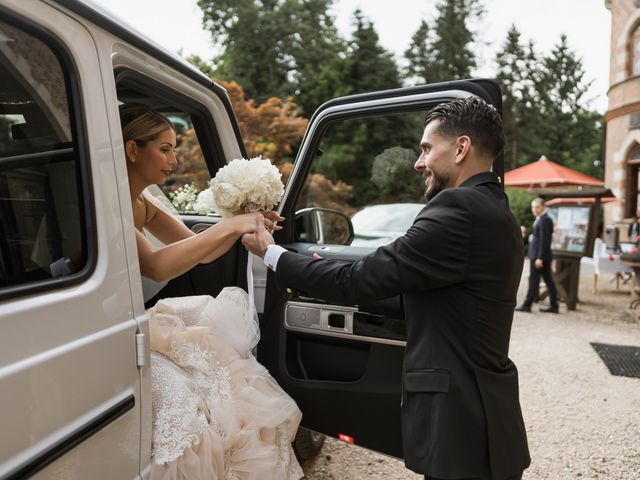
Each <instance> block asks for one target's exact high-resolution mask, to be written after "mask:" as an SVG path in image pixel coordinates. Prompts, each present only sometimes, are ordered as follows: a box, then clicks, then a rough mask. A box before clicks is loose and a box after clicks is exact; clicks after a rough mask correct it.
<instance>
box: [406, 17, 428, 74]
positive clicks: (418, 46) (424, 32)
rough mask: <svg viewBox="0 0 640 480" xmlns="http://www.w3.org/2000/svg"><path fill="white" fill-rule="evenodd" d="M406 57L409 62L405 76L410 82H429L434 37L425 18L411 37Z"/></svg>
mask: <svg viewBox="0 0 640 480" xmlns="http://www.w3.org/2000/svg"><path fill="white" fill-rule="evenodd" d="M404 58H405V59H406V60H407V62H408V65H407V67H406V68H405V70H404V76H405V78H406V79H407V80H408V81H409V83H414V84H415V83H429V81H430V80H431V75H432V69H433V62H434V54H433V38H431V30H430V29H429V24H428V23H427V22H426V21H425V20H422V21H421V22H420V26H419V27H418V29H417V30H416V32H415V33H414V34H413V36H412V37H411V43H410V44H409V48H407V50H405V52H404Z"/></svg>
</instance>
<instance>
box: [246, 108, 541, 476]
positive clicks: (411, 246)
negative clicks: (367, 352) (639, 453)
mask: <svg viewBox="0 0 640 480" xmlns="http://www.w3.org/2000/svg"><path fill="white" fill-rule="evenodd" d="M503 145H504V135H503V129H502V121H501V118H500V115H499V113H498V112H497V111H496V109H495V108H493V107H492V106H489V105H487V104H486V103H485V102H484V101H482V100H481V99H479V98H477V97H471V98H467V99H459V100H454V101H452V102H449V103H446V104H440V105H438V106H436V107H435V108H434V109H432V110H431V111H430V112H429V114H428V115H427V118H426V120H425V130H424V135H423V138H422V141H421V144H420V147H421V150H422V153H421V155H420V157H419V158H418V160H417V162H416V164H415V168H416V170H418V171H419V172H420V173H421V174H422V175H423V176H424V178H425V185H426V198H427V200H428V203H427V206H426V207H425V208H424V209H423V210H422V211H421V212H420V213H419V214H418V216H417V217H416V219H415V222H414V224H413V226H412V227H411V228H410V229H409V230H408V231H407V233H406V234H405V235H404V236H402V237H400V238H399V239H397V240H396V241H395V242H393V243H391V244H389V245H386V246H384V247H380V248H378V249H377V250H376V251H375V252H374V253H372V254H371V255H368V256H367V257H364V258H362V259H361V260H360V261H357V262H354V263H348V262H341V261H332V260H327V259H312V258H309V257H306V256H303V255H299V254H295V253H291V252H287V251H286V250H285V249H283V248H282V247H280V246H277V245H274V244H273V238H272V237H271V236H270V235H269V234H268V233H267V232H266V230H265V229H264V226H262V227H260V226H258V228H259V230H258V231H257V232H256V233H255V234H251V235H246V236H245V237H243V243H244V244H245V246H246V247H247V248H248V249H249V250H250V251H252V252H253V253H255V254H256V255H259V256H261V257H264V262H265V265H267V266H268V267H269V268H271V269H272V270H275V277H276V282H277V283H278V285H279V286H280V287H283V288H284V287H294V288H297V289H299V290H302V291H304V292H305V293H306V294H308V295H311V296H313V297H317V298H324V299H327V300H329V301H333V302H338V303H343V304H361V303H365V302H367V301H370V300H374V299H381V298H386V297H392V296H395V295H402V299H403V304H404V311H405V320H406V327H407V343H406V350H405V366H404V372H403V375H404V378H403V392H402V435H403V450H404V458H405V464H406V465H407V467H409V468H410V469H412V470H414V471H416V472H419V473H423V474H425V475H426V478H428V479H430V480H432V479H440V478H441V479H445V478H446V479H478V480H506V479H509V480H511V479H520V478H521V476H522V472H523V470H524V469H525V468H527V466H528V465H529V463H530V458H529V452H528V447H527V438H526V433H525V427H524V422H523V419H522V413H521V409H520V402H519V393H518V373H517V369H516V367H515V365H514V364H513V362H511V360H510V359H509V358H508V349H509V338H510V333H511V323H512V320H513V310H514V307H515V300H516V292H517V289H518V284H519V282H520V276H521V273H522V264H523V256H524V252H523V249H522V237H521V233H520V228H519V226H518V222H517V221H516V220H515V218H514V217H513V215H512V214H511V211H510V210H509V205H508V201H507V197H506V196H505V194H504V192H503V191H502V189H501V187H500V184H499V180H498V178H497V177H496V176H495V175H494V174H493V173H491V171H490V170H491V166H492V164H493V161H494V160H495V158H496V156H497V155H498V154H499V153H500V151H501V150H502V148H503Z"/></svg>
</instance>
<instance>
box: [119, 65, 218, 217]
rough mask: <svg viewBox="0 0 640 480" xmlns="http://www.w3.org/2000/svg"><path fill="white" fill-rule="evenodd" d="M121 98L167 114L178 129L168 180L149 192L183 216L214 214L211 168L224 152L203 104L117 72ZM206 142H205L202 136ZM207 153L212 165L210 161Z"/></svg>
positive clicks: (144, 80) (150, 82)
mask: <svg viewBox="0 0 640 480" xmlns="http://www.w3.org/2000/svg"><path fill="white" fill-rule="evenodd" d="M116 83H117V90H118V101H119V103H120V104H123V103H124V104H126V103H139V104H144V105H147V106H148V107H149V108H151V109H152V110H155V111H157V112H159V113H161V114H162V115H164V116H165V117H166V118H167V119H168V120H169V121H170V122H171V123H172V124H173V126H174V128H175V130H176V150H175V154H176V159H177V161H178V163H177V165H176V166H175V167H174V169H173V171H172V173H171V175H170V176H169V177H168V178H167V181H166V182H165V183H164V184H162V185H159V189H156V188H154V189H152V190H151V191H149V192H148V193H150V194H152V195H154V196H156V197H159V196H161V197H162V198H159V199H160V200H161V201H162V203H163V204H165V205H167V206H169V208H170V209H171V210H172V211H173V212H174V213H179V214H183V215H189V214H194V215H195V214H197V215H206V214H215V213H216V212H215V210H214V208H213V205H212V202H211V195H210V190H209V182H210V181H211V174H210V169H211V168H215V167H213V165H214V164H215V165H216V166H217V163H216V161H218V162H219V161H221V159H222V158H223V155H222V154H221V153H220V151H219V147H218V146H217V144H215V142H214V140H215V139H216V138H217V137H216V134H215V132H210V131H207V128H210V126H211V125H212V122H211V121H209V120H208V119H207V118H205V114H203V113H202V107H201V106H199V105H194V104H193V103H192V102H189V101H188V100H186V99H181V97H180V95H179V94H178V93H177V92H174V91H170V90H167V89H166V87H162V86H158V85H156V84H155V83H153V82H152V81H149V80H148V79H141V78H138V77H131V76H130V75H125V76H124V79H122V78H119V77H118V74H117V72H116ZM203 138H204V139H206V140H207V141H203V140H202V139H203ZM207 156H208V157H209V160H210V161H211V164H212V165H208V164H207Z"/></svg>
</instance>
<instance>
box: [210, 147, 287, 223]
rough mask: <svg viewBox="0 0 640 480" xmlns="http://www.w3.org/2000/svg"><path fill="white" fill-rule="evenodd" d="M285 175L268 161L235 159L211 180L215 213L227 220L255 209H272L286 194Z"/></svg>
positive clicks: (257, 158) (258, 158) (259, 158)
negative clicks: (283, 181)
mask: <svg viewBox="0 0 640 480" xmlns="http://www.w3.org/2000/svg"><path fill="white" fill-rule="evenodd" d="M281 177H282V174H281V173H280V172H279V171H278V169H277V168H276V167H275V166H274V165H273V164H272V163H271V161H269V160H268V159H263V158H262V157H261V156H259V157H255V158H252V159H250V160H246V159H244V158H242V159H234V160H231V162H229V164H228V165H226V166H225V167H222V168H221V169H220V170H218V173H217V174H216V176H215V178H214V179H213V180H211V192H212V196H213V204H214V206H215V210H216V211H217V212H218V213H220V214H221V215H222V216H223V217H228V216H232V215H235V214H237V213H239V212H242V211H243V210H244V209H245V208H249V209H252V210H272V209H273V207H274V206H275V205H277V204H278V202H279V201H280V199H281V198H282V194H283V193H284V185H283V184H282V180H281Z"/></svg>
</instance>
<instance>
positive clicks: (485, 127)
mask: <svg viewBox="0 0 640 480" xmlns="http://www.w3.org/2000/svg"><path fill="white" fill-rule="evenodd" d="M434 120H440V125H439V126H438V128H437V130H436V133H437V134H439V135H442V136H443V137H447V138H451V137H459V136H461V135H467V136H468V137H469V138H471V143H472V144H473V145H474V146H475V147H476V148H477V149H478V150H479V151H480V152H482V153H484V154H487V155H491V156H492V157H493V158H496V157H497V156H498V155H499V154H500V152H501V151H502V149H503V148H504V129H503V127H502V117H501V116H500V113H498V110H496V109H495V107H494V106H493V105H489V104H488V103H486V102H485V101H484V100H482V99H481V98H480V97H467V98H459V99H457V100H453V101H452V102H447V103H441V104H439V105H436V106H435V107H434V108H432V109H431V110H430V111H429V113H428V114H427V117H426V118H425V120H424V126H425V127H426V126H427V124H429V123H431V122H433V121H434Z"/></svg>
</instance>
